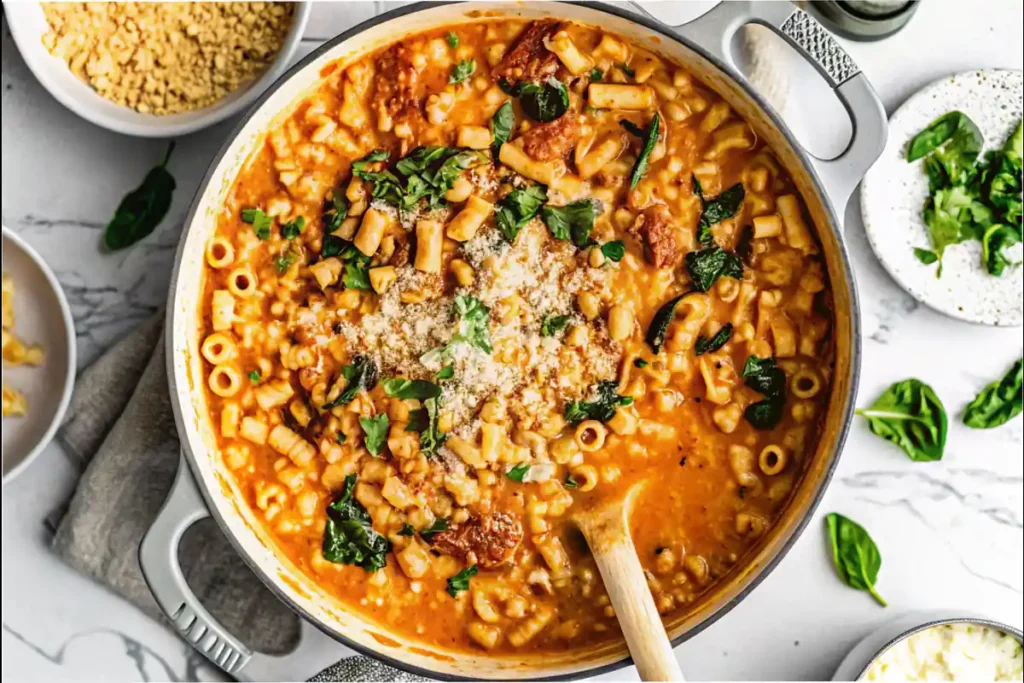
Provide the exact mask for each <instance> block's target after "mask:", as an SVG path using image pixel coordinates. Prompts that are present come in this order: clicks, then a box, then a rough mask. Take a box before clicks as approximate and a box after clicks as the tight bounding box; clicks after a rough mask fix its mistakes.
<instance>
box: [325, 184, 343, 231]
mask: <svg viewBox="0 0 1024 683" xmlns="http://www.w3.org/2000/svg"><path fill="white" fill-rule="evenodd" d="M347 217H348V200H347V199H345V195H344V194H343V193H342V191H341V188H339V187H336V188H334V189H333V190H331V197H330V199H326V198H325V199H324V209H323V214H322V215H321V217H320V219H321V220H322V221H323V224H324V232H325V233H332V232H334V231H335V230H337V229H338V228H340V227H341V223H342V221H344V220H345V219H346V218H347ZM335 239H338V238H335Z"/></svg>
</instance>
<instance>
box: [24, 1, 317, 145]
mask: <svg viewBox="0 0 1024 683" xmlns="http://www.w3.org/2000/svg"><path fill="white" fill-rule="evenodd" d="M311 8H312V5H311V3H283V2H282V3H274V2H272V3H247V2H209V3H206V2H203V3H187V2H168V3H132V2H128V3H113V2H112V3H13V4H7V5H5V6H4V11H5V15H6V19H7V24H8V26H9V27H10V30H11V36H12V37H13V38H14V42H15V43H16V44H17V46H18V49H19V51H20V52H21V55H22V57H23V58H24V60H25V63H26V64H27V65H28V67H29V69H30V70H31V71H32V73H33V74H35V76H36V78H37V79H39V82H40V83H42V85H43V87H45V88H46V89H47V90H48V91H49V92H50V94H51V95H53V96H54V98H56V99H57V101H59V102H60V103H61V104H63V105H64V106H65V107H67V108H68V109H70V110H71V111H73V112H75V113H76V114H78V115H79V116H81V117H82V118H84V119H86V120H88V121H90V122H92V123H94V124H96V125H97V126H101V127H103V128H107V129H109V130H112V131H114V132H117V133H124V134H126V135H134V136H139V137H155V138H163V137H173V136H178V135H184V134H187V133H192V132H194V131H197V130H200V129H202V128H205V127H207V126H210V125H213V124H214V123H218V122H220V121H223V120H224V119H226V118H228V117H230V116H233V115H235V114H237V113H240V112H242V111H244V110H245V109H246V107H248V106H249V104H250V103H252V102H253V101H254V100H255V99H256V98H257V97H258V96H259V95H260V94H261V93H262V92H263V91H264V90H265V89H266V88H267V87H268V86H269V85H270V84H271V83H273V82H274V81H275V80H277V78H278V77H279V76H280V75H281V74H283V73H284V71H285V70H286V69H287V68H288V65H289V64H290V63H291V59H292V57H293V56H294V54H295V51H296V50H297V49H298V47H299V43H300V41H301V40H302V33H303V30H304V29H305V25H306V22H307V21H308V19H309V12H310V10H311Z"/></svg>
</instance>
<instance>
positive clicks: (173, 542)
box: [139, 457, 354, 681]
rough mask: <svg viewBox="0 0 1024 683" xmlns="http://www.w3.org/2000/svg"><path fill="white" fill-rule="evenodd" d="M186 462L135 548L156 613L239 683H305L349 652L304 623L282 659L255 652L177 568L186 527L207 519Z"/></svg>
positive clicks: (350, 652) (302, 620)
mask: <svg viewBox="0 0 1024 683" xmlns="http://www.w3.org/2000/svg"><path fill="white" fill-rule="evenodd" d="M209 514H210V513H209V511H208V510H207V509H206V504H205V503H204V502H203V498H202V496H201V495H200V494H199V489H198V488H196V483H195V480H193V478H192V472H191V470H190V469H189V466H188V463H187V462H186V461H185V458H184V457H182V458H181V462H180V463H179V464H178V474H177V476H176V477H175V479H174V485H173V486H172V487H171V492H170V493H169V494H168V496H167V500H166V501H164V506H163V507H162V508H161V509H160V512H159V513H158V514H157V517H156V520H155V521H154V522H153V524H152V526H150V527H149V530H148V531H147V532H146V535H145V536H144V537H143V539H142V543H141V544H140V545H139V565H140V566H141V568H142V575H143V577H145V579H146V584H147V585H148V586H149V590H150V591H151V592H152V593H153V597H154V598H156V601H157V604H158V605H160V609H161V610H163V612H164V614H165V615H166V616H167V618H168V620H170V622H171V624H172V625H173V626H174V628H175V629H176V630H177V631H178V633H179V634H180V635H181V637H182V638H184V639H185V640H187V641H188V642H189V643H191V644H192V646H193V647H195V648H196V649H197V650H199V652H201V653H202V654H203V655H205V656H206V657H207V658H208V659H209V660H210V661H211V662H213V663H214V664H216V665H217V666H218V667H220V668H221V669H223V670H224V671H225V672H226V673H228V674H230V675H231V676H233V677H234V678H236V679H238V680H244V681H283V680H307V679H308V678H310V677H312V676H313V675H314V674H316V673H318V672H319V671H321V670H323V669H325V668H327V667H328V666H330V665H331V664H333V663H335V662H337V661H338V660H339V659H342V658H344V657H350V656H352V655H353V654H354V653H353V652H352V651H351V650H350V649H348V648H346V647H344V646H342V645H340V644H339V643H337V642H335V641H334V640H332V639H330V638H328V637H327V636H325V635H324V634H322V633H321V632H320V631H318V630H317V629H316V628H314V627H313V626H311V625H310V624H309V623H308V622H307V621H306V620H305V619H302V618H301V617H300V618H299V622H300V624H301V626H302V629H301V637H300V640H299V643H298V645H297V647H296V648H295V649H294V650H292V651H291V652H289V653H287V654H284V655H281V656H275V655H268V654H263V653H261V652H254V651H253V650H252V649H250V648H249V647H247V646H246V645H245V644H244V643H243V642H242V641H240V640H239V639H238V638H236V637H235V636H234V635H232V634H231V633H230V632H229V631H228V630H227V629H226V628H224V626H223V625H222V624H221V623H220V622H218V621H217V620H216V619H215V618H214V617H213V615H212V614H210V613H209V612H208V611H207V610H206V608H204V607H203V605H202V604H201V603H200V602H199V599H198V598H197V597H196V595H195V593H193V592H192V589H191V588H189V585H188V583H187V582H186V581H185V576H184V574H183V573H182V571H181V565H180V564H179V563H178V544H179V543H180V542H181V537H182V536H183V535H184V534H185V531H187V530H188V528H189V527H190V526H192V525H193V524H195V523H196V522H198V521H199V520H201V519H203V518H204V517H208V516H209Z"/></svg>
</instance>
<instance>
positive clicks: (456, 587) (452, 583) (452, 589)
mask: <svg viewBox="0 0 1024 683" xmlns="http://www.w3.org/2000/svg"><path fill="white" fill-rule="evenodd" d="M478 571H479V570H478V569H477V567H476V565H475V564H474V565H473V566H471V567H466V568H465V569H463V570H462V571H461V572H459V573H458V574H456V575H455V576H453V577H451V578H450V579H448V589H447V590H448V595H450V596H452V597H453V598H454V597H455V596H456V595H458V594H459V593H461V592H462V591H466V590H469V580H470V579H471V578H473V577H474V576H476V575H477V572H478Z"/></svg>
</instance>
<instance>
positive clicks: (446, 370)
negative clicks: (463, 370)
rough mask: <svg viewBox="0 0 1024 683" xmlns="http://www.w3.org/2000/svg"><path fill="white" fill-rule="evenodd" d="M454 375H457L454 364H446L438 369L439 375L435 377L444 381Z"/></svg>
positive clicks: (439, 380)
mask: <svg viewBox="0 0 1024 683" xmlns="http://www.w3.org/2000/svg"><path fill="white" fill-rule="evenodd" d="M454 376H455V366H453V365H446V366H444V367H443V368H441V369H440V370H438V372H437V375H435V378H436V379H437V381H438V382H443V381H444V380H446V379H451V378H452V377H454Z"/></svg>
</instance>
